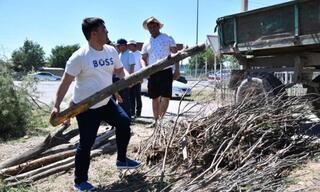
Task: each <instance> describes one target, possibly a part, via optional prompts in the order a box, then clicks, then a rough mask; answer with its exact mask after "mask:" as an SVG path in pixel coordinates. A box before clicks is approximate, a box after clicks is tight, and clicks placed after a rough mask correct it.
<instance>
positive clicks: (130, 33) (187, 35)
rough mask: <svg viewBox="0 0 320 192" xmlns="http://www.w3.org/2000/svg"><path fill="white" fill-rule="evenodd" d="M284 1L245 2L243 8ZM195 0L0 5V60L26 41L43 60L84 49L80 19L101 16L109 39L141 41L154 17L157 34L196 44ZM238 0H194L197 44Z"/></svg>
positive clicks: (32, 0) (23, 0)
mask: <svg viewBox="0 0 320 192" xmlns="http://www.w3.org/2000/svg"><path fill="white" fill-rule="evenodd" d="M287 1H288V0H249V9H250V10H251V9H256V8H260V7H263V6H268V5H273V4H277V3H283V2H287ZM196 3H197V0H158V1H152V0H148V1H147V0H113V1H111V0H73V1H72V0H0V23H1V28H0V57H1V56H7V57H10V55H11V53H12V51H13V50H15V49H18V48H19V47H21V46H22V45H23V42H24V41H25V40H26V39H28V40H32V41H34V42H37V43H38V44H40V45H41V46H42V47H43V49H44V51H45V52H46V56H49V55H50V53H51V49H52V48H54V47H55V46H57V45H72V44H80V45H84V44H86V41H85V38H84V36H83V34H82V31H81V22H82V19H83V18H85V17H91V16H95V17H101V18H103V19H104V20H105V23H106V27H107V29H108V30H109V38H110V39H111V40H112V41H116V40H117V39H118V38H126V39H128V40H130V39H134V40H136V41H145V40H146V39H147V38H148V37H149V33H148V31H145V30H144V29H143V28H142V22H143V20H144V19H146V18H147V17H150V16H155V17H156V18H158V19H159V20H160V21H161V22H162V23H164V27H163V28H162V32H164V33H167V34H169V35H171V36H173V37H174V38H175V40H176V42H178V43H183V44H186V45H189V46H192V45H195V43H196ZM240 8H241V3H240V0H199V28H198V29H199V36H198V38H199V43H202V42H205V41H206V35H208V34H213V33H214V27H215V21H216V19H217V18H218V17H221V16H225V15H229V14H234V13H238V12H239V11H240Z"/></svg>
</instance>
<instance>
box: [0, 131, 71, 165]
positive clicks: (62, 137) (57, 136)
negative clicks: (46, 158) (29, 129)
mask: <svg viewBox="0 0 320 192" xmlns="http://www.w3.org/2000/svg"><path fill="white" fill-rule="evenodd" d="M69 126H70V125H61V127H60V128H59V130H58V131H56V132H55V133H52V134H51V133H50V134H49V135H48V136H47V137H46V138H45V140H44V141H43V142H42V143H40V144H39V145H38V146H36V147H35V148H33V149H30V150H28V151H27V152H25V153H23V154H22V155H17V156H16V157H13V158H11V159H8V160H6V161H4V162H2V163H1V164H0V169H3V168H7V167H10V166H14V165H18V164H20V163H24V162H26V161H29V160H31V159H33V158H34V157H37V156H39V155H40V154H41V153H42V152H44V151H46V150H47V149H49V148H51V147H54V146H57V145H60V144H63V143H68V141H69V140H70V139H71V138H72V137H71V136H73V135H74V134H75V133H74V132H71V131H70V132H71V134H63V131H65V130H66V129H67V128H68V127H69ZM70 132H69V133H70Z"/></svg>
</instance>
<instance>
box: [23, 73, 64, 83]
mask: <svg viewBox="0 0 320 192" xmlns="http://www.w3.org/2000/svg"><path fill="white" fill-rule="evenodd" d="M28 76H30V77H32V78H34V79H37V80H39V81H59V80H61V77H59V76H56V75H54V74H52V73H49V72H37V73H33V74H28Z"/></svg>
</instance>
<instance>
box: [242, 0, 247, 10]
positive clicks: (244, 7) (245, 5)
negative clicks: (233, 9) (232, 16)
mask: <svg viewBox="0 0 320 192" xmlns="http://www.w3.org/2000/svg"><path fill="white" fill-rule="evenodd" d="M241 11H242V12H245V11H248V0H241Z"/></svg>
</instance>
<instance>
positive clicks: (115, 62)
mask: <svg viewBox="0 0 320 192" xmlns="http://www.w3.org/2000/svg"><path fill="white" fill-rule="evenodd" d="M82 31H83V34H84V36H85V37H86V39H87V41H88V44H87V45H86V46H84V47H82V48H80V49H78V50H77V51H76V52H74V53H73V55H72V56H71V57H70V58H69V60H68V62H67V65H66V69H65V73H64V75H63V78H62V80H61V83H60V85H59V88H58V90H57V93H56V99H55V103H54V107H53V109H52V112H51V116H52V117H53V116H55V115H57V113H59V111H60V104H61V101H62V100H63V98H64V96H65V94H66V93H67V91H68V89H69V86H70V84H71V82H72V81H73V80H74V79H75V88H74V91H73V98H72V103H79V102H80V101H82V100H84V99H86V98H87V97H89V96H91V95H93V94H95V93H96V92H98V91H100V90H102V89H104V88H106V87H107V86H109V85H111V84H112V75H113V73H116V74H118V75H122V76H123V73H124V72H123V67H122V63H121V62H120V60H119V57H118V54H117V51H116V50H115V49H114V48H113V47H112V46H109V45H106V44H105V43H106V42H107V40H108V36H107V33H108V31H107V29H106V27H105V25H104V21H103V20H102V19H100V18H96V17H90V18H85V19H84V20H83V22H82ZM76 119H77V122H78V127H79V135H80V142H79V146H78V147H77V151H76V156H75V179H74V182H75V185H74V188H75V190H76V191H88V190H93V189H94V186H93V185H91V184H90V183H89V182H88V170H89V165H90V150H91V147H92V145H93V143H94V141H95V138H96V136H97V131H98V128H99V126H100V123H101V121H106V122H107V123H108V124H110V125H112V126H114V127H116V143H117V150H118V156H117V162H116V166H117V168H119V169H129V168H137V167H139V166H140V165H141V164H140V162H138V161H135V160H131V159H128V158H127V156H126V153H127V146H128V144H129V140H130V120H129V117H128V116H127V114H126V113H125V112H124V110H123V109H122V108H121V107H120V106H119V105H117V104H116V103H115V102H114V100H113V99H111V98H110V97H108V98H105V99H104V100H102V101H101V102H99V103H97V104H95V105H93V106H92V107H90V109H88V110H87V111H85V112H82V113H80V114H79V115H77V116H76Z"/></svg>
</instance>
